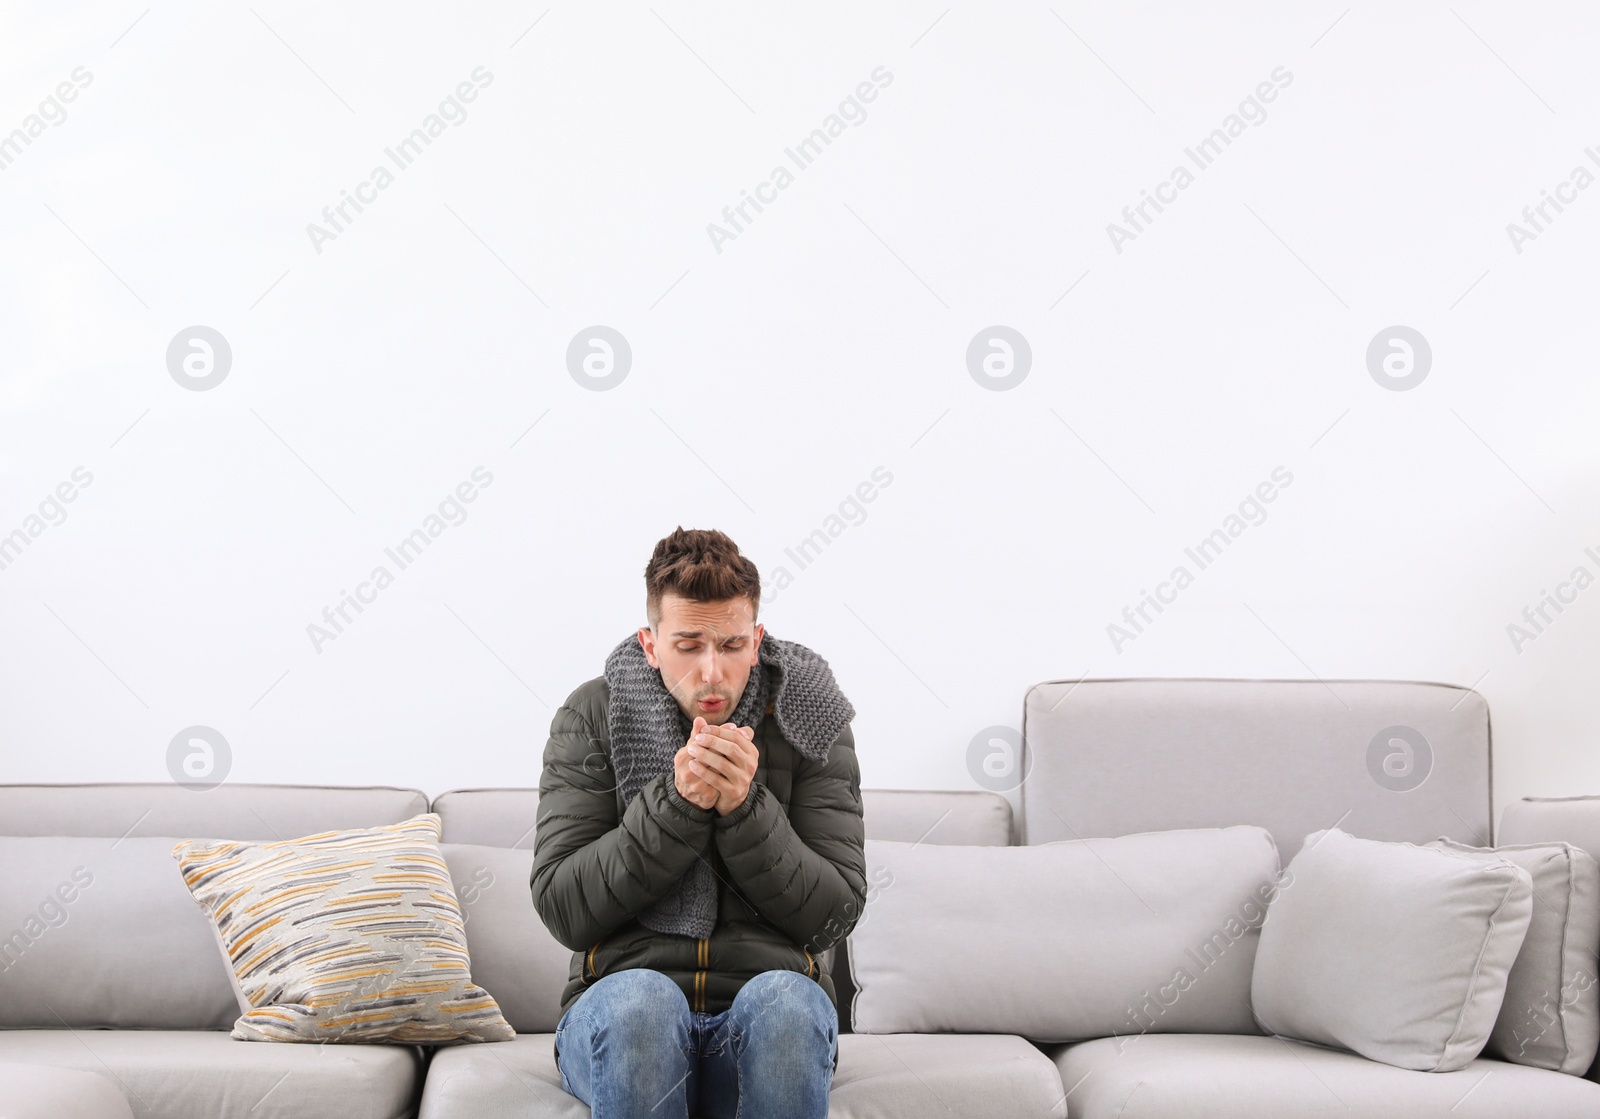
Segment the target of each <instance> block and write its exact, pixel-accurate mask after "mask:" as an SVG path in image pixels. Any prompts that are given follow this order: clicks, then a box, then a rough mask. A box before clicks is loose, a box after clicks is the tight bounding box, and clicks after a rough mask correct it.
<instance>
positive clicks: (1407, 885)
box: [1250, 828, 1533, 1072]
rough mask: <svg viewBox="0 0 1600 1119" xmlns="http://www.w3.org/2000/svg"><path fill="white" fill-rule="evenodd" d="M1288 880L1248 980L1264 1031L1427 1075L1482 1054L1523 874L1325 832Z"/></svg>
mask: <svg viewBox="0 0 1600 1119" xmlns="http://www.w3.org/2000/svg"><path fill="white" fill-rule="evenodd" d="M1288 877H1289V879H1290V881H1289V882H1287V883H1286V884H1285V885H1284V887H1283V888H1282V889H1281V890H1279V892H1278V896H1277V897H1276V898H1274V899H1273V902H1272V904H1271V905H1270V906H1269V907H1268V909H1267V919H1266V923H1265V924H1264V925H1263V926H1262V928H1261V943H1260V945H1259V946H1258V947H1257V951H1256V959H1255V971H1254V974H1253V975H1252V976H1251V985H1250V994H1251V1002H1252V1005H1253V1009H1254V1013H1255V1018H1256V1021H1257V1022H1258V1023H1259V1024H1260V1026H1261V1028H1262V1029H1263V1030H1265V1031H1267V1032H1268V1033H1271V1034H1275V1035H1277V1036H1280V1037H1285V1038H1292V1039H1295V1040H1299V1041H1308V1042H1312V1043H1314V1044H1317V1045H1323V1046H1327V1047H1330V1048H1335V1049H1346V1050H1349V1051H1351V1052H1355V1053H1359V1054H1361V1055H1362V1056H1363V1057H1369V1058H1371V1059H1372V1060H1374V1061H1382V1062H1384V1063H1385V1064H1390V1065H1394V1066H1396V1067H1398V1068H1406V1069H1416V1070H1418V1071H1422V1072H1452V1071H1454V1070H1456V1069H1460V1068H1463V1067H1465V1066H1466V1065H1468V1064H1470V1063H1471V1062H1472V1060H1473V1059H1474V1058H1476V1057H1477V1056H1478V1054H1479V1053H1480V1052H1481V1051H1482V1049H1483V1047H1484V1045H1485V1043H1486V1042H1487V1041H1488V1040H1489V1034H1490V1032H1491V1031H1492V1030H1493V1029H1494V1024H1495V1019H1496V1018H1497V1016H1498V1015H1499V1013H1500V1005H1501V1002H1502V1000H1503V999H1504V998H1505V992H1506V979H1507V976H1508V975H1509V973H1510V971H1511V965H1512V963H1513V961H1515V960H1516V958H1517V952H1518V950H1519V949H1520V948H1521V947H1522V941H1523V938H1524V937H1525V936H1526V934H1527V931H1528V922H1529V919H1530V916H1531V914H1532V908H1533V881H1532V878H1531V877H1530V876H1529V874H1528V872H1527V871H1526V870H1523V869H1522V868H1521V867H1519V866H1517V865H1516V864H1515V863H1513V862H1511V861H1510V860H1508V859H1504V858H1493V859H1481V858H1475V857H1471V856H1468V855H1464V854H1461V853H1459V852H1455V851H1446V850H1441V849H1439V848H1435V847H1420V846H1418V845H1416V844H1414V843H1389V842H1383V841H1380V840H1374V839H1360V838H1357V837H1356V836H1353V835H1350V834H1348V833H1346V832H1343V831H1340V830H1339V829H1338V828H1329V829H1325V830H1323V831H1317V832H1312V833H1311V834H1310V835H1308V836H1307V837H1306V841H1305V846H1304V847H1302V848H1301V850H1300V853H1299V854H1297V855H1296V856H1295V857H1294V858H1293V859H1292V860H1290V862H1289V867H1288Z"/></svg>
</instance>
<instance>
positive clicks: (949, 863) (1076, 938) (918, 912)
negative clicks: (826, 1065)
mask: <svg viewBox="0 0 1600 1119" xmlns="http://www.w3.org/2000/svg"><path fill="white" fill-rule="evenodd" d="M867 867H868V880H869V883H871V884H872V885H871V891H872V892H871V893H869V896H868V901H867V907H866V912H865V914H864V915H863V917H862V919H861V921H860V922H859V923H858V924H857V926H856V928H855V930H854V932H853V933H852V934H851V937H850V967H851V973H852V976H853V978H854V981H855V986H856V994H855V1000H854V1005H853V1018H854V1022H855V1030H856V1032H857V1033H941V1032H954V1033H1012V1034H1020V1035H1021V1036H1023V1037H1026V1038H1028V1039H1030V1040H1032V1041H1037V1042H1059V1041H1077V1040H1081V1039H1085V1038H1095V1037H1108V1036H1112V1035H1129V1034H1140V1033H1145V1032H1189V1033H1258V1032H1259V1030H1258V1029H1257V1028H1256V1026H1255V1024H1254V1022H1253V1021H1252V1019H1251V1016H1250V974H1251V968H1252V965H1253V963H1254V960H1255V949H1256V938H1257V935H1258V930H1259V928H1260V924H1261V922H1262V920H1263V919H1264V918H1265V915H1266V909H1267V905H1268V903H1269V902H1270V901H1271V900H1272V897H1273V893H1274V890H1275V881H1276V878H1277V875H1278V869H1279V867H1278V854H1277V849H1276V848H1275V847H1274V846H1273V842H1272V837H1271V836H1270V835H1269V834H1268V833H1267V832H1266V830H1265V829H1263V828H1258V827H1250V826H1237V827H1229V828H1214V829H1182V830H1173V831H1163V832H1148V833H1144V834H1139V835H1125V836H1121V837H1118V838H1114V839H1088V840H1063V841H1059V842H1052V843H1044V844H1037V845H1032V846H1021V847H975V846H937V845H934V844H931V843H915V842H896V841H888V840H874V839H868V840H867Z"/></svg>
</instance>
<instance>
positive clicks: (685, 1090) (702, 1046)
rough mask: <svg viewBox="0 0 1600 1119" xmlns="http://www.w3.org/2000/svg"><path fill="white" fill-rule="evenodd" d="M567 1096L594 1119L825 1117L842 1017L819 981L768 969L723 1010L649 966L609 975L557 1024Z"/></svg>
mask: <svg viewBox="0 0 1600 1119" xmlns="http://www.w3.org/2000/svg"><path fill="white" fill-rule="evenodd" d="M555 1048H556V1065H557V1067H558V1068H559V1069H560V1071H561V1087H562V1090H564V1091H565V1092H567V1093H568V1094H570V1095H573V1096H576V1097H578V1098H579V1099H580V1100H582V1101H583V1102H584V1103H586V1104H588V1105H589V1109H590V1115H591V1116H592V1119H690V1117H691V1116H696V1117H702V1119H734V1117H735V1116H737V1117H738V1119H826V1117H827V1114H828V1090H829V1088H831V1087H832V1085H833V1071H834V1069H835V1067H837V1065H838V1062H839V1015H838V1012H837V1011H836V1010H835V1009H834V1006H833V1003H832V1002H831V1001H830V1000H829V998H828V995H827V992H826V991H824V990H823V989H822V987H821V986H820V985H819V984H818V983H817V981H816V980H814V979H811V978H809V977H807V976H804V975H801V974H800V973H799V972H797V971H783V970H774V971H763V972H761V973H759V974H758V975H755V976H753V977H752V978H751V979H749V980H748V981H747V982H746V983H745V984H744V986H742V987H740V988H739V992H738V994H736V995H735V996H734V998H733V1005H732V1006H730V1007H729V1008H728V1009H726V1010H724V1011H721V1012H720V1013H717V1014H707V1013H704V1012H703V1011H697V1010H690V1009H689V1000H688V999H687V998H685V997H684V994H683V991H682V989H680V988H679V986H678V985H677V984H676V983H675V982H673V981H672V979H670V978H669V977H668V976H666V975H664V974H663V973H661V972H659V971H655V970H652V969H650V968H629V969H626V970H623V971H615V972H612V973H611V974H609V975H603V976H601V977H600V978H599V979H597V980H596V981H595V982H594V984H593V985H592V986H590V987H589V988H588V989H587V990H586V991H584V992H583V994H581V995H579V996H578V998H577V1001H575V1002H573V1003H572V1004H571V1005H570V1006H568V1007H567V1010H566V1013H565V1014H563V1015H562V1016H561V1021H560V1022H559V1023H557V1025H556V1041H555Z"/></svg>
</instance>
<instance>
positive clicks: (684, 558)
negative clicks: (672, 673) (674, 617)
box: [644, 525, 761, 630]
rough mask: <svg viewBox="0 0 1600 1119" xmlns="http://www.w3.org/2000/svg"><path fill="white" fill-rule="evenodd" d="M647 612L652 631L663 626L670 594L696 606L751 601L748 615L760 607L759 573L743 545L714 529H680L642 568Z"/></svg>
mask: <svg viewBox="0 0 1600 1119" xmlns="http://www.w3.org/2000/svg"><path fill="white" fill-rule="evenodd" d="M644 585H645V600H644V610H645V614H646V616H648V617H649V619H650V628H651V629H652V630H653V629H655V628H656V627H657V626H658V625H660V624H661V596H662V595H664V594H666V593H667V592H668V591H671V592H673V593H674V594H678V595H682V596H683V597H684V598H687V599H692V600H693V601H695V602H721V601H723V600H724V599H729V598H738V597H740V596H741V595H742V596H745V597H747V598H749V599H750V616H751V618H752V619H754V618H755V616H756V613H757V612H758V611H759V610H760V609H761V573H760V572H759V571H757V570H756V565H755V564H753V563H751V562H750V561H749V560H748V559H746V558H745V557H744V556H742V555H740V554H739V545H737V544H735V543H734V542H733V541H732V539H730V538H729V537H728V535H727V534H726V533H722V532H718V531H717V530H716V529H714V528H690V529H686V528H684V527H683V526H682V525H679V526H678V527H677V528H676V529H674V530H673V531H672V533H671V535H669V536H665V537H663V538H662V539H661V540H660V541H658V542H657V544H656V550H655V552H654V553H653V554H652V555H651V556H650V562H649V563H648V564H646V565H645V569H644Z"/></svg>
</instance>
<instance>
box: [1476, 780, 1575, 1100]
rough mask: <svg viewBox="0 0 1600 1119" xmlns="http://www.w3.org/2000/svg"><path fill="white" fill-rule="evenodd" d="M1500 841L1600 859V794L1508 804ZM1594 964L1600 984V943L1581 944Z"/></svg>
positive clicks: (1539, 798) (1538, 799)
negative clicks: (1567, 848) (1568, 848)
mask: <svg viewBox="0 0 1600 1119" xmlns="http://www.w3.org/2000/svg"><path fill="white" fill-rule="evenodd" d="M1495 842H1496V843H1511V844H1522V843H1549V842H1566V843H1570V844H1572V845H1573V846H1574V847H1581V848H1582V849H1583V850H1585V851H1587V852H1588V853H1589V854H1590V855H1591V856H1592V857H1593V858H1595V859H1596V860H1600V796H1575V797H1524V798H1523V799H1521V800H1518V801H1513V802H1512V803H1510V804H1508V805H1506V808H1505V812H1504V813H1503V814H1502V815H1501V817H1500V830H1499V832H1498V833H1496V835H1495ZM1578 947H1579V950H1580V951H1586V952H1587V955H1588V959H1589V963H1590V968H1589V976H1590V980H1591V982H1593V983H1600V967H1596V966H1595V958H1596V955H1597V954H1600V944H1596V943H1594V942H1592V941H1591V942H1590V943H1589V944H1587V945H1579V946H1578ZM1585 1075H1586V1076H1587V1077H1588V1079H1590V1080H1594V1081H1600V1057H1596V1059H1595V1062H1594V1063H1593V1064H1592V1065H1590V1066H1589V1071H1588V1072H1587V1073H1586V1074H1585Z"/></svg>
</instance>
